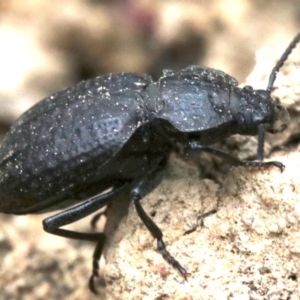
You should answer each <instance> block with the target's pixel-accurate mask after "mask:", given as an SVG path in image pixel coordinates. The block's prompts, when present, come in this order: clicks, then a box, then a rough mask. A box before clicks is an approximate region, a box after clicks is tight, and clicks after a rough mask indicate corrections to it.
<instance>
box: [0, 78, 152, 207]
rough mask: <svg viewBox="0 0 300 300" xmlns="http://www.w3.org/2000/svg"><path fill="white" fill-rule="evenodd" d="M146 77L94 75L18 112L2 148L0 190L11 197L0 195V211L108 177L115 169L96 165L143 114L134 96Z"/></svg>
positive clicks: (68, 195) (142, 119) (104, 160)
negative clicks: (26, 109)
mask: <svg viewBox="0 0 300 300" xmlns="http://www.w3.org/2000/svg"><path fill="white" fill-rule="evenodd" d="M149 81H150V79H149V77H147V76H143V75H138V74H134V73H127V74H126V75H123V74H118V75H108V76H103V77H98V78H95V79H91V80H88V81H85V82H82V83H79V84H78V85H76V86H74V87H71V88H69V89H67V90H64V91H62V92H58V93H56V94H55V95H53V96H50V97H48V98H46V99H45V100H43V101H42V102H40V103H38V104H37V105H36V106H34V107H33V108H32V109H30V110H29V111H28V112H27V113H25V114H24V115H23V116H21V117H20V119H19V120H18V121H17V122H16V124H15V125H14V126H13V127H12V128H11V130H10V132H9V133H8V135H7V136H6V138H5V140H4V142H3V145H2V147H1V149H0V160H1V164H0V169H1V172H0V184H1V187H2V188H1V191H2V192H1V193H2V198H5V197H6V198H7V200H8V199H9V200H10V201H5V200H4V199H2V201H1V204H0V207H1V211H4V212H5V211H6V212H18V211H20V212H21V211H22V210H23V209H25V210H26V209H30V207H31V206H33V205H35V204H38V203H39V202H41V201H43V202H44V204H43V205H44V207H45V208H46V209H53V208H52V207H51V205H50V204H49V205H47V202H48V201H52V200H58V199H66V200H69V199H72V198H74V196H75V195H76V193H78V189H77V188H78V185H79V184H81V186H82V185H83V184H86V186H88V185H89V184H90V183H91V182H96V181H97V180H98V181H99V180H101V178H99V177H101V176H102V178H103V177H105V176H106V177H109V176H110V175H108V174H110V172H111V173H112V172H113V171H114V170H109V168H108V169H106V172H104V170H102V172H99V169H101V167H102V166H103V165H104V164H107V163H108V162H109V161H110V159H111V158H114V156H115V155H116V153H117V152H118V151H120V149H121V148H122V147H123V146H124V144H125V143H126V142H127V140H128V139H129V138H130V137H131V135H132V134H133V133H134V132H135V131H136V129H137V128H138V127H139V126H140V124H143V123H144V122H145V121H146V120H147V115H146V112H145V111H144V110H143V107H142V105H141V103H139V101H138V100H139V99H140V93H141V91H142V90H143V88H144V86H145V85H147V84H148V83H149ZM120 168H121V167H120ZM82 189H83V190H84V187H82ZM100 189H101V188H100ZM79 192H81V190H79ZM68 198H69V199H68ZM75 198H76V196H75ZM6 205H8V206H6ZM54 208H55V207H54ZM36 212H38V209H36Z"/></svg>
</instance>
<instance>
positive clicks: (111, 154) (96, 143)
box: [0, 33, 300, 292]
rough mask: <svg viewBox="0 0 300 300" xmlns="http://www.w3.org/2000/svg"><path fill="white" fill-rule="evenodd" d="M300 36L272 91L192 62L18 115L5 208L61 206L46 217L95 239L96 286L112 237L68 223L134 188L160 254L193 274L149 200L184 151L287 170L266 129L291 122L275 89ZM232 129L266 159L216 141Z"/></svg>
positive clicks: (0, 190)
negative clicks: (275, 156) (242, 155)
mask: <svg viewBox="0 0 300 300" xmlns="http://www.w3.org/2000/svg"><path fill="white" fill-rule="evenodd" d="M299 41H300V33H298V34H297V35H296V37H295V38H294V39H293V41H292V42H291V43H290V45H289V46H288V48H287V49H286V50H285V52H284V53H283V55H282V57H281V58H280V60H279V61H278V63H277V64H276V66H275V67H274V68H273V70H272V72H271V75H270V78H269V83H268V87H267V89H266V90H254V89H253V88H252V87H250V86H245V87H243V88H240V87H238V82H237V80H236V79H235V78H233V77H231V76H229V75H227V74H226V73H224V72H222V71H219V70H216V69H211V68H206V67H201V66H189V67H187V68H185V69H182V70H180V71H173V70H165V71H164V72H163V76H162V77H161V78H160V79H159V80H158V81H157V82H155V81H153V80H152V78H151V77H150V76H148V75H144V74H138V73H119V74H109V75H106V76H100V77H96V78H94V79H90V80H87V81H83V82H80V83H78V84H77V85H75V86H73V87H70V88H67V89H65V90H63V91H60V92H57V93H55V94H53V95H52V96H49V97H47V98H45V99H44V100H42V101H41V102H39V103H38V104H36V105H35V106H33V107H32V108H31V109H29V110H28V111H27V112H25V113H24V114H23V115H22V116H21V117H20V118H19V119H18V120H17V121H16V122H15V124H14V125H13V126H12V127H11V129H10V131H9V132H8V134H7V135H6V137H5V139H4V141H3V144H2V146H1V148H0V211H1V212H3V213H7V214H16V215H23V214H35V213H43V212H49V211H52V210H57V209H60V210H62V211H61V212H59V213H57V214H55V215H53V216H51V217H48V218H46V219H45V220H44V221H43V227H44V230H45V231H46V232H48V233H51V234H54V235H58V236H62V237H67V238H72V239H79V240H86V241H93V242H96V248H95V251H94V255H93V271H92V275H91V277H90V281H89V286H90V289H91V290H92V291H93V292H96V289H95V286H94V279H95V277H97V276H98V271H99V265H98V261H99V259H100V257H101V253H102V250H103V245H104V241H105V235H104V234H103V233H84V232H76V231H71V230H66V229H63V228H61V227H63V226H64V225H67V224H70V223H73V222H75V221H78V220H80V219H82V218H84V217H86V216H88V215H90V214H91V213H93V212H96V211H97V210H99V209H100V208H103V207H104V206H106V205H108V204H110V203H111V202H112V201H113V200H114V199H116V198H117V197H119V196H122V195H125V192H129V193H130V197H131V200H132V201H133V204H134V206H135V208H136V211H137V214H138V216H139V217H140V219H141V220H142V222H143V223H144V225H145V226H146V227H147V229H148V230H149V232H150V233H151V235H152V236H153V237H154V238H155V239H156V240H157V248H158V251H159V252H160V253H161V254H162V256H163V257H164V259H165V260H166V261H168V262H169V263H170V264H171V265H172V266H173V267H174V268H176V269H177V270H178V271H179V272H180V273H181V274H182V275H183V276H184V277H186V276H187V271H186V270H185V269H184V268H183V267H182V266H181V264H180V263H179V262H178V261H177V260H176V259H175V258H174V257H173V256H172V255H171V254H170V253H169V252H168V251H167V248H166V245H165V243H164V240H163V234H162V231H161V230H160V229H159V227H158V226H157V225H156V224H155V223H154V222H153V221H152V219H151V218H150V217H149V216H148V215H147V213H146V212H145V211H144V209H143V207H142V205H141V199H142V198H143V197H144V196H145V195H146V194H148V193H150V192H151V191H152V190H153V189H154V188H155V187H156V186H157V185H159V183H160V182H161V181H162V179H163V175H164V171H165V169H166V166H167V163H168V158H169V156H170V154H171V153H172V152H173V151H176V150H177V149H178V148H181V149H183V150H184V152H185V153H186V154H189V153H190V152H195V151H197V152H201V151H204V152H208V153H211V154H213V155H217V156H219V157H222V158H224V159H226V160H228V161H229V162H230V163H231V164H232V165H234V166H245V167H259V168H268V167H271V166H275V167H277V168H279V169H280V170H281V171H283V169H284V165H283V164H282V163H280V162H277V161H269V162H263V149H264V136H265V132H270V133H278V132H281V131H283V130H284V129H285V128H286V127H287V125H288V122H289V114H288V112H287V111H286V109H285V108H284V107H282V106H281V105H279V104H276V103H275V102H274V101H273V99H272V98H271V91H272V88H273V85H274V82H275V79H276V74H277V72H278V71H279V69H280V68H281V67H282V65H283V63H284V62H285V60H286V59H287V58H288V56H289V54H290V53H291V51H292V50H293V48H294V47H295V46H296V44H297V43H299ZM233 134H241V135H257V136H258V149H257V158H258V161H247V160H240V159H238V158H236V157H234V156H232V155H230V154H228V153H225V152H222V151H220V150H217V149H214V148H212V147H210V145H211V144H212V143H214V142H217V141H220V140H223V139H225V138H227V137H229V136H231V135H233ZM109 189H110V190H109ZM78 203H80V204H78ZM75 204H77V205H76V206H74V205H75ZM68 207H71V208H68Z"/></svg>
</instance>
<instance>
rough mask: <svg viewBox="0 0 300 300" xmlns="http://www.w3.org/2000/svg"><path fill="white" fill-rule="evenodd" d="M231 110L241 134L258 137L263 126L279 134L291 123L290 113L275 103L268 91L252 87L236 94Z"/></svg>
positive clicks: (247, 87)
mask: <svg viewBox="0 0 300 300" xmlns="http://www.w3.org/2000/svg"><path fill="white" fill-rule="evenodd" d="M231 109H232V113H233V117H234V119H235V120H236V123H237V129H238V131H239V133H240V134H246V135H256V134H258V132H259V128H261V126H263V127H264V129H265V130H266V131H268V132H271V133H277V132H281V131H283V130H284V129H285V128H286V127H287V125H288V123H289V114H288V112H287V111H286V109H285V108H284V107H282V106H281V105H276V104H275V103H274V101H273V99H272V98H271V96H270V93H269V92H268V91H265V90H253V89H252V87H250V86H245V87H244V88H243V89H242V90H239V91H235V92H234V94H233V98H232V101H231Z"/></svg>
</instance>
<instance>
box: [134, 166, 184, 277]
mask: <svg viewBox="0 0 300 300" xmlns="http://www.w3.org/2000/svg"><path fill="white" fill-rule="evenodd" d="M163 171H164V168H160V169H157V170H154V171H153V172H150V173H149V174H147V176H145V177H144V178H143V179H142V180H141V181H139V183H138V185H137V186H136V187H135V188H134V189H133V190H132V191H131V199H132V200H133V203H134V206H135V208H136V211H137V213H138V215H139V217H140V219H141V220H142V222H143V223H144V225H145V226H146V227H147V229H148V230H149V231H150V233H151V235H152V236H153V237H154V238H155V239H156V240H157V248H158V251H159V252H160V253H161V254H162V256H163V258H164V259H165V260H166V261H167V262H168V263H169V264H171V265H172V266H173V267H174V268H176V269H177V270H178V271H179V272H180V274H181V275H182V276H183V277H184V278H186V275H187V271H186V270H185V269H184V268H183V267H182V266H181V265H180V263H179V262H178V261H177V260H176V259H175V258H174V257H173V256H172V255H171V254H170V252H169V251H168V250H167V248H166V245H165V242H164V241H163V233H162V231H161V230H160V228H159V227H158V226H157V225H156V224H155V223H154V222H153V220H152V219H151V218H150V217H149V216H148V215H147V213H146V212H145V210H144V209H143V207H142V205H141V202H140V200H141V199H142V198H143V197H144V196H145V195H146V194H148V193H149V192H151V191H152V190H153V189H154V188H155V187H156V186H157V185H158V184H159V183H160V182H161V180H162V175H163Z"/></svg>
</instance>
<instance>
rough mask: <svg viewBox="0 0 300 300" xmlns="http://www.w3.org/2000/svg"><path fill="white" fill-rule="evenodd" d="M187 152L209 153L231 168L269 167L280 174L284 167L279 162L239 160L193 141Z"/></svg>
mask: <svg viewBox="0 0 300 300" xmlns="http://www.w3.org/2000/svg"><path fill="white" fill-rule="evenodd" d="M187 150H188V151H205V152H207V153H211V154H213V155H216V156H219V157H221V158H223V159H224V160H227V161H229V162H230V163H231V164H232V165H233V166H243V167H253V168H264V169H266V168H269V167H271V166H273V167H276V168H279V169H280V171H281V172H283V170H284V168H285V166H284V164H282V163H281V162H279V161H267V162H263V161H249V160H243V159H239V158H237V157H235V156H233V155H231V154H228V153H226V152H223V151H221V150H218V149H214V148H211V147H207V146H202V145H201V144H200V143H199V142H197V141H193V142H190V143H189V144H188V149H187Z"/></svg>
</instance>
